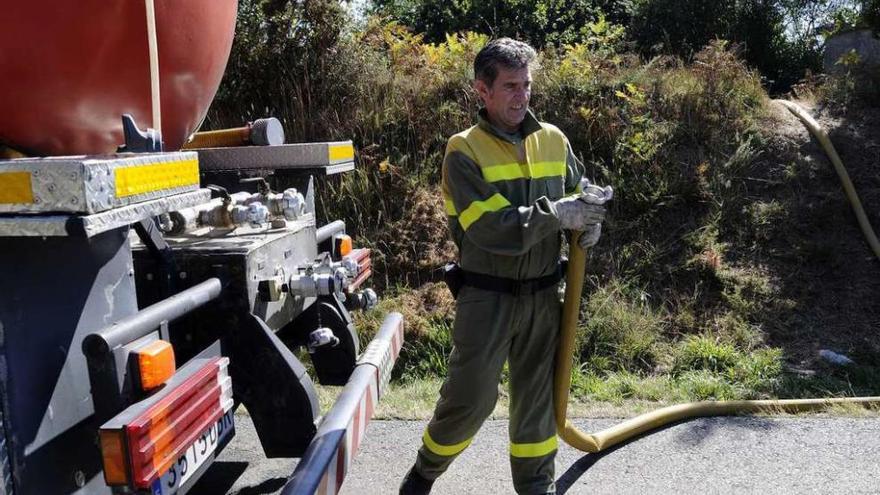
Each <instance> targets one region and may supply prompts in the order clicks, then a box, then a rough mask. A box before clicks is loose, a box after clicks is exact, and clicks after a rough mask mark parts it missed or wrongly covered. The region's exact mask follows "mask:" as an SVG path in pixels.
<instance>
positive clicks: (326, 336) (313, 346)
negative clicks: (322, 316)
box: [306, 327, 339, 354]
mask: <svg viewBox="0 0 880 495" xmlns="http://www.w3.org/2000/svg"><path fill="white" fill-rule="evenodd" d="M328 344H329V345H330V347H336V346H337V345H339V338H338V337H336V336H335V335H333V331H332V330H330V329H329V328H327V327H323V328H319V329H317V330H315V331H314V332H312V333H310V334H309V343H308V345H307V346H306V347H307V348H308V350H309V354H314V353H315V351H316V350H318V348H319V347H323V346H325V345H328Z"/></svg>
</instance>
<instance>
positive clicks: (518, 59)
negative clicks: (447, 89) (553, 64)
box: [474, 38, 535, 86]
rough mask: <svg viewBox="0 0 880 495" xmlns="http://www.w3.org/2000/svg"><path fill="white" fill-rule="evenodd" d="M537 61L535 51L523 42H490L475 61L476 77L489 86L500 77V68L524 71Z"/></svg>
mask: <svg viewBox="0 0 880 495" xmlns="http://www.w3.org/2000/svg"><path fill="white" fill-rule="evenodd" d="M533 60H535V49H534V48H532V47H530V46H529V45H527V44H525V43H523V42H522V41H516V40H512V39H510V38H499V39H497V40H492V41H490V42H489V43H488V44H487V45H486V46H484V47H483V49H482V50H480V53H478V54H477V58H475V59H474V77H475V78H476V79H479V80H481V81H483V82H485V83H486V84H488V85H489V86H491V85H492V84H493V83H494V82H495V78H496V77H498V66H499V65H501V66H502V67H504V68H505V69H511V70H516V69H522V68H524V67H528V66H529V65H530V64H531V63H532V61H533Z"/></svg>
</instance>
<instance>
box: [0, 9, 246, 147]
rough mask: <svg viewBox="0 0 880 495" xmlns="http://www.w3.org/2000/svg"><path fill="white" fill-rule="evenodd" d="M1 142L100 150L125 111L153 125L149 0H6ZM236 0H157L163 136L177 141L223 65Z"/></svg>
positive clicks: (1, 35) (199, 113) (0, 30)
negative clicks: (148, 38)
mask: <svg viewBox="0 0 880 495" xmlns="http://www.w3.org/2000/svg"><path fill="white" fill-rule="evenodd" d="M3 3H4V5H3V7H2V14H0V102H2V104H0V143H2V144H6V145H8V146H10V147H12V148H15V149H17V150H19V151H22V152H24V153H26V154H30V155H71V154H99V153H108V152H113V151H115V150H116V147H117V146H118V145H120V144H122V142H123V138H122V125H121V120H120V117H121V115H122V114H123V113H130V114H132V115H133V116H134V118H135V121H136V122H137V123H138V125H139V126H140V127H142V128H144V127H153V125H152V111H151V99H150V61H149V48H148V42H147V21H146V7H145V2H144V0H77V1H54V2H41V1H39V0H36V1H28V0H16V1H11V0H10V1H5V2H3ZM237 8H238V3H237V0H155V9H156V33H157V38H158V46H159V69H160V90H161V95H162V97H161V100H162V137H163V139H164V142H165V149H166V150H176V149H179V148H180V146H181V145H182V144H183V142H184V140H186V138H187V137H188V136H189V135H190V134H191V133H192V132H194V131H195V130H196V127H197V126H198V125H199V123H200V122H201V121H202V119H203V118H204V116H205V113H206V112H207V110H208V106H209V105H210V104H211V100H212V99H213V98H214V94H215V93H216V92H217V87H218V86H219V85H220V79H221V78H222V76H223V71H224V70H225V68H226V61H227V60H228V58H229V50H230V48H231V47H232V36H233V33H234V31H235V18H236V11H237Z"/></svg>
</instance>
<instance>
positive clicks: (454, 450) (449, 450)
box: [422, 428, 473, 457]
mask: <svg viewBox="0 0 880 495" xmlns="http://www.w3.org/2000/svg"><path fill="white" fill-rule="evenodd" d="M471 440H473V437H471V438H468V439H467V440H465V441H464V442H459V443H457V444H455V445H440V444H439V443H437V442H435V441H434V439H433V438H431V435H430V434H429V433H428V429H427V428H426V429H425V434H424V435H422V442H424V444H425V447H427V448H428V450H430V451H431V452H433V453H435V454H437V455H442V456H445V457H449V456H453V455H456V454H458V453H459V452H461V451H462V450H464V449H466V448H467V446H468V445H470V444H471Z"/></svg>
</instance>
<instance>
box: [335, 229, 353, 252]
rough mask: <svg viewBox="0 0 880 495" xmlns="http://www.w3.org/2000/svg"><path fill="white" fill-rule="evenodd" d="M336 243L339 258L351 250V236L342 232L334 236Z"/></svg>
mask: <svg viewBox="0 0 880 495" xmlns="http://www.w3.org/2000/svg"><path fill="white" fill-rule="evenodd" d="M336 243H337V244H336V245H337V246H338V249H337V252H338V253H339V257H340V258H341V257H343V256H346V255H348V253H350V252H351V237H349V236H347V235H344V234H343V235H341V236H338V237H337V238H336Z"/></svg>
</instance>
